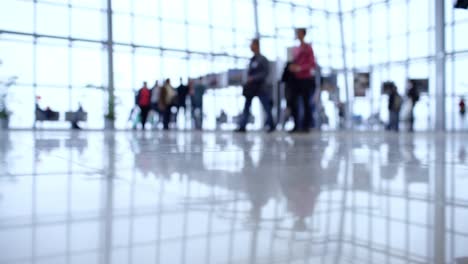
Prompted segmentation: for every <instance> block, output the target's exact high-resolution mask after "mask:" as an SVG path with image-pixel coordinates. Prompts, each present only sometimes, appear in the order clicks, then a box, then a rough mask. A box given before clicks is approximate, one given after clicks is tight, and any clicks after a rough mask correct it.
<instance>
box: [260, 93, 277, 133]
mask: <svg viewBox="0 0 468 264" xmlns="http://www.w3.org/2000/svg"><path fill="white" fill-rule="evenodd" d="M258 98H259V99H260V103H261V104H262V106H263V110H264V111H265V114H266V117H267V118H266V124H267V125H268V126H269V128H270V129H274V128H275V123H274V121H273V114H272V113H271V110H272V107H271V100H270V96H268V94H266V93H265V94H261V95H259V97H258Z"/></svg>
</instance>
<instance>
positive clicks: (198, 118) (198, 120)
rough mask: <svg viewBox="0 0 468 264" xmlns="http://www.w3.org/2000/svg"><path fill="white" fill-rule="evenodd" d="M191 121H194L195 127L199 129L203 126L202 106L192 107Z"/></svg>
mask: <svg viewBox="0 0 468 264" xmlns="http://www.w3.org/2000/svg"><path fill="white" fill-rule="evenodd" d="M192 116H193V121H194V123H195V129H196V130H201V129H202V126H203V112H202V107H201V106H199V105H197V106H194V107H193V108H192Z"/></svg>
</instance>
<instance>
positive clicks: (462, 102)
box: [458, 97, 466, 130]
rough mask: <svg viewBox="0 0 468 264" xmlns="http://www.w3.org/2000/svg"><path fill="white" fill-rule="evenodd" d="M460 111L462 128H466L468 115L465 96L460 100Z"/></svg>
mask: <svg viewBox="0 0 468 264" xmlns="http://www.w3.org/2000/svg"><path fill="white" fill-rule="evenodd" d="M458 112H459V113H460V119H461V128H462V130H463V129H465V115H466V104H465V98H464V97H462V98H460V102H459V103H458Z"/></svg>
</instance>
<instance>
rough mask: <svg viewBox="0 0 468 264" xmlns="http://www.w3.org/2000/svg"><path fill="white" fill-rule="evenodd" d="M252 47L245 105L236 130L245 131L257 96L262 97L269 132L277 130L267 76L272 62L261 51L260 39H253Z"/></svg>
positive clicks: (244, 92) (244, 91)
mask: <svg viewBox="0 0 468 264" xmlns="http://www.w3.org/2000/svg"><path fill="white" fill-rule="evenodd" d="M250 49H251V50H252V52H253V53H254V56H253V57H252V58H251V59H250V63H249V69H248V72H247V76H248V79H247V83H246V84H245V85H244V90H243V95H244V96H245V105H244V110H243V112H242V117H241V120H240V123H239V128H238V129H237V130H236V132H245V131H246V126H247V122H248V119H249V116H250V107H251V105H252V99H253V98H254V97H255V96H257V97H258V98H259V99H260V103H261V104H262V106H263V109H264V110H265V113H266V116H267V119H266V124H267V126H268V132H273V131H274V130H275V124H274V122H273V115H272V113H271V111H272V105H271V96H270V91H268V90H269V87H268V86H269V85H268V83H267V78H268V75H269V73H270V63H269V62H268V59H267V58H266V57H265V56H263V55H262V54H261V53H260V40H259V39H253V40H252V43H251V44H250Z"/></svg>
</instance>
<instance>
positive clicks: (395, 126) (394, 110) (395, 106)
mask: <svg viewBox="0 0 468 264" xmlns="http://www.w3.org/2000/svg"><path fill="white" fill-rule="evenodd" d="M402 104H403V98H401V96H400V95H399V94H398V89H397V87H396V85H395V84H394V83H391V89H390V94H389V98H388V111H389V112H390V121H389V123H388V126H387V130H389V131H395V132H398V131H399V129H400V126H399V124H400V110H401V105H402Z"/></svg>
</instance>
